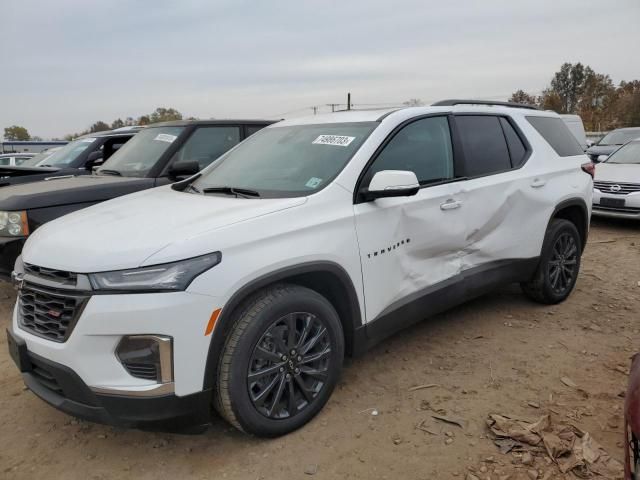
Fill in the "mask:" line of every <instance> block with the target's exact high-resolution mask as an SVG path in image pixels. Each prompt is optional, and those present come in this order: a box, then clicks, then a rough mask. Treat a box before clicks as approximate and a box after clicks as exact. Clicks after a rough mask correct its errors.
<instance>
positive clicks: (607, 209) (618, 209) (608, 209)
mask: <svg viewBox="0 0 640 480" xmlns="http://www.w3.org/2000/svg"><path fill="white" fill-rule="evenodd" d="M593 209H594V210H601V211H603V212H620V213H640V208H637V207H605V206H602V205H594V206H593Z"/></svg>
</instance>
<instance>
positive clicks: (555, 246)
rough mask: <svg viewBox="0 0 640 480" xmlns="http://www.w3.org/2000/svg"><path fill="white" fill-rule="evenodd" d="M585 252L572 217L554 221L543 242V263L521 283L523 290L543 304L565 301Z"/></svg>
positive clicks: (541, 260)
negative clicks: (529, 277) (531, 275)
mask: <svg viewBox="0 0 640 480" xmlns="http://www.w3.org/2000/svg"><path fill="white" fill-rule="evenodd" d="M581 255H582V239H581V238H580V233H578V229H577V228H576V226H575V225H574V224H573V223H571V222H570V221H568V220H564V219H559V218H558V219H554V220H552V221H551V223H550V224H549V228H548V229H547V233H546V234H545V238H544V242H543V244H542V253H541V255H540V263H539V264H538V267H537V269H536V272H535V274H534V275H533V277H532V278H531V280H529V281H528V282H523V283H522V284H521V287H522V290H523V291H524V293H525V294H526V295H527V296H528V297H529V298H531V299H532V300H535V301H536V302H539V303H543V304H547V305H553V304H556V303H560V302H562V301H564V300H565V299H566V298H567V297H568V296H569V295H570V294H571V292H572V291H573V288H574V287H575V284H576V280H577V278H578V273H579V271H580V257H581ZM556 272H558V273H556Z"/></svg>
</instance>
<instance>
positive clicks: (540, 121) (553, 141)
mask: <svg viewBox="0 0 640 480" xmlns="http://www.w3.org/2000/svg"><path fill="white" fill-rule="evenodd" d="M527 120H528V121H529V123H530V124H531V125H532V126H533V128H535V129H536V130H537V131H538V133H539V134H540V135H542V138H544V139H545V140H546V141H547V143H548V144H549V145H551V148H553V149H554V150H555V151H556V153H557V154H558V155H559V156H561V157H571V156H573V155H582V154H583V153H584V152H583V151H582V147H580V144H579V143H578V141H577V140H576V137H574V136H573V134H572V133H571V132H570V131H569V129H568V128H567V126H566V125H565V123H564V122H563V121H562V119H561V118H555V117H536V116H527Z"/></svg>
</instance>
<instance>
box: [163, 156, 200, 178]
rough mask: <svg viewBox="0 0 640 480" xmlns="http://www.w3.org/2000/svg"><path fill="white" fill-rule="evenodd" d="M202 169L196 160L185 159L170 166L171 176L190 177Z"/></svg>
mask: <svg viewBox="0 0 640 480" xmlns="http://www.w3.org/2000/svg"><path fill="white" fill-rule="evenodd" d="M199 171H200V164H199V163H198V162H196V161H195V160H184V161H180V162H176V163H174V164H173V165H171V166H170V167H169V177H171V178H179V177H190V176H191V175H195V174H196V173H198V172H199Z"/></svg>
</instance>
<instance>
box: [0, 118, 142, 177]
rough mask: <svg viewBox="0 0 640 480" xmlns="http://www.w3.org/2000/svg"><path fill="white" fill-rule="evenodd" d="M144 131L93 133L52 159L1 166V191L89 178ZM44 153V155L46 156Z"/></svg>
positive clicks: (57, 151)
mask: <svg viewBox="0 0 640 480" xmlns="http://www.w3.org/2000/svg"><path fill="white" fill-rule="evenodd" d="M141 128H142V127H123V128H119V129H117V130H109V131H105V132H98V133H91V134H88V135H83V136H82V137H78V138H77V139H75V140H74V141H72V142H69V143H67V144H66V145H64V146H63V147H61V148H59V149H56V151H55V152H52V153H51V154H50V155H48V156H47V155H46V154H44V155H37V158H35V157H34V158H32V159H30V160H27V161H26V162H24V163H22V164H21V165H19V166H0V187H7V186H9V185H16V184H19V183H30V182H38V181H40V180H52V179H56V178H60V177H70V176H76V175H88V174H90V173H91V170H92V169H93V167H95V166H97V165H101V164H102V163H104V162H105V161H106V160H107V159H109V157H111V155H113V154H114V153H115V152H116V151H117V150H118V149H119V148H120V147H121V146H122V145H124V144H125V143H127V142H128V141H129V140H130V139H131V138H133V136H134V135H135V134H136V133H137V132H138V131H139V130H140V129H141ZM43 153H44V152H43Z"/></svg>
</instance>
